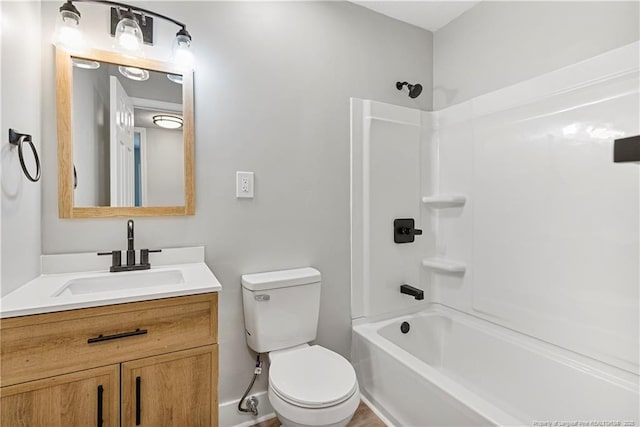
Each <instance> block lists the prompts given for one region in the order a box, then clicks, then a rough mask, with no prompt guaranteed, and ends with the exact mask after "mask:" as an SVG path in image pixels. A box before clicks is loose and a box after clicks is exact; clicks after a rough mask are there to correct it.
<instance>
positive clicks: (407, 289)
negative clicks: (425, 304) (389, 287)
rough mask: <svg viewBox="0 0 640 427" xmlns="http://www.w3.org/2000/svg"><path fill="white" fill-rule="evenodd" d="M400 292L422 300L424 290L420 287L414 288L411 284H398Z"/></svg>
mask: <svg viewBox="0 0 640 427" xmlns="http://www.w3.org/2000/svg"><path fill="white" fill-rule="evenodd" d="M400 293H401V294H406V295H411V296H412V297H414V298H415V299H417V300H423V299H424V291H423V290H422V289H418V288H414V287H413V286H411V285H407V284H404V285H402V286H400Z"/></svg>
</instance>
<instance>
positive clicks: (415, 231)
mask: <svg viewBox="0 0 640 427" xmlns="http://www.w3.org/2000/svg"><path fill="white" fill-rule="evenodd" d="M399 231H400V234H413V235H414V236H415V235H418V236H419V235H421V234H422V230H420V229H419V228H411V227H400V230H399Z"/></svg>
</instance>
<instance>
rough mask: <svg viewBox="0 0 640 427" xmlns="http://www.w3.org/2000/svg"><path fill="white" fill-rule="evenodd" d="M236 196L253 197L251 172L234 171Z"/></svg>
mask: <svg viewBox="0 0 640 427" xmlns="http://www.w3.org/2000/svg"><path fill="white" fill-rule="evenodd" d="M236 198H239V199H241V198H253V172H236Z"/></svg>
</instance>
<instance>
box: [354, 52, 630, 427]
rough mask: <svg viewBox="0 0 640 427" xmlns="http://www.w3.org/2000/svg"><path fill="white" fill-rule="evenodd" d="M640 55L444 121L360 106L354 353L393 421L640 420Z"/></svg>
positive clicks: (531, 86) (479, 104) (515, 90)
mask: <svg viewBox="0 0 640 427" xmlns="http://www.w3.org/2000/svg"><path fill="white" fill-rule="evenodd" d="M639 51H640V43H634V44H632V45H629V46H625V47H623V48H620V49H616V50H614V51H611V52H608V53H605V54H603V55H600V56H597V57H594V58H592V59H589V60H587V61H584V62H581V63H577V64H574V65H572V66H569V67H566V68H564V69H560V70H557V71H554V72H551V73H548V74H545V75H543V76H539V77H537V78H535V79H531V80H529V81H526V82H523V83H519V84H517V85H514V86H510V87H508V88H504V89H501V90H499V91H496V92H493V93H490V94H487V95H482V96H481V97H478V98H475V99H473V100H471V101H467V102H465V103H462V104H458V105H455V106H453V107H449V108H447V109H445V110H442V111H438V112H424V111H419V110H415V109H411V108H406V107H399V106H393V105H389V104H383V103H379V102H374V101H366V100H357V99H352V103H351V114H352V115H351V123H352V134H351V139H352V147H351V148H352V186H351V190H352V193H351V196H352V224H351V226H352V278H351V283H352V317H353V339H352V361H353V364H354V366H355V368H356V372H357V375H358V381H359V384H360V388H361V393H362V395H363V396H364V397H365V398H366V399H368V400H369V401H370V402H371V403H372V404H373V405H374V406H375V407H376V408H377V409H378V410H379V411H380V412H381V413H382V414H383V415H384V416H385V417H387V419H388V420H389V421H390V422H391V423H392V424H395V425H398V426H486V425H505V426H521V425H531V426H553V425H589V426H597V425H602V426H605V425H608V426H638V425H640V418H639V413H638V412H639V391H638V390H639V381H638V379H639V375H638V374H639V370H638V358H639V352H638V347H639V346H638V336H639V333H640V331H639V327H638V321H639V310H638V299H639V298H638V283H639V281H640V277H639V275H640V273H639V271H638V259H639V257H640V252H639V246H640V245H639V242H638V236H639V234H640V233H639V232H640V230H639V223H640V213H639V209H640V196H639V195H640V175H639V171H640V166H639V165H637V164H636V165H634V164H624V165H623V164H619V163H618V164H614V162H613V153H612V146H613V140H614V139H617V138H623V137H629V136H633V135H637V134H638V133H640V123H639V122H640V119H639V117H640V111H638V109H639V107H638V105H639V104H640V90H639V88H640V73H639V69H638V68H639V67H638V63H639V58H638V52H639ZM398 218H405V219H409V218H411V219H412V220H415V227H416V228H418V227H419V228H421V229H422V230H423V234H422V235H416V236H415V241H414V242H413V243H402V242H398V240H396V241H394V236H393V232H392V230H393V229H394V227H395V226H394V225H393V223H394V220H396V219H398ZM396 225H397V223H396ZM401 289H402V290H401Z"/></svg>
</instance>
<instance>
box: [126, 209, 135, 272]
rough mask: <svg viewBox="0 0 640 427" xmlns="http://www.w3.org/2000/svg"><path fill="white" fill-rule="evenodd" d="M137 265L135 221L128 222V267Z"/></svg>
mask: <svg viewBox="0 0 640 427" xmlns="http://www.w3.org/2000/svg"><path fill="white" fill-rule="evenodd" d="M135 264H136V251H135V249H133V220H132V219H130V220H129V221H127V266H131V265H135Z"/></svg>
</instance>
